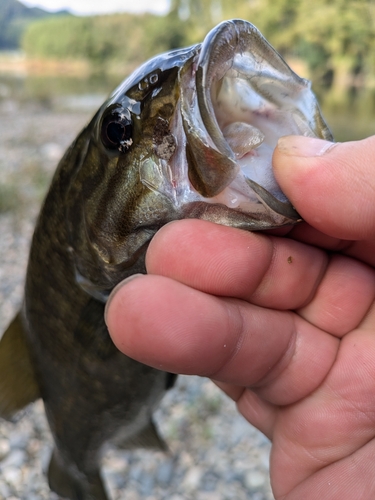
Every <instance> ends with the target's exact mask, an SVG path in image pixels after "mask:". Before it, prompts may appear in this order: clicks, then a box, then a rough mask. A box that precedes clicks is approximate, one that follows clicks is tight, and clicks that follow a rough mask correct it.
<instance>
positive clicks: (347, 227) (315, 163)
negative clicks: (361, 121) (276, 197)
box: [274, 136, 375, 240]
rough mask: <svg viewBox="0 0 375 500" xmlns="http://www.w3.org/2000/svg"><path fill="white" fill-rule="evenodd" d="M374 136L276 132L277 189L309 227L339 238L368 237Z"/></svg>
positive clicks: (373, 218)
mask: <svg viewBox="0 0 375 500" xmlns="http://www.w3.org/2000/svg"><path fill="white" fill-rule="evenodd" d="M374 163H375V136H374V137H370V138H368V139H364V140H362V141H356V142H347V143H342V144H334V145H333V144H331V143H328V142H326V141H322V140H320V139H313V138H307V137H297V136H289V137H284V138H281V139H280V141H279V145H278V147H277V148H276V149H275V153H274V171H275V175H276V179H277V181H278V182H279V184H280V186H281V188H282V190H283V191H284V192H285V194H286V195H287V196H288V198H290V200H291V201H292V203H293V204H294V205H295V207H296V208H297V210H298V212H299V213H300V214H301V216H302V217H303V218H304V219H305V220H306V221H307V222H308V223H309V224H311V225H312V226H313V227H315V228H316V229H318V230H319V231H322V232H324V233H326V234H328V235H330V236H333V237H336V238H342V239H353V240H357V239H369V238H373V235H374V229H375V196H374V191H375V177H374V175H373V173H372V172H373V166H374Z"/></svg>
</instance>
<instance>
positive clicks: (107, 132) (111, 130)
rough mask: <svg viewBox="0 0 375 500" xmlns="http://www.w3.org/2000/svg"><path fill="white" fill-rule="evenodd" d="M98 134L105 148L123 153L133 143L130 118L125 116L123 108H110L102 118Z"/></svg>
mask: <svg viewBox="0 0 375 500" xmlns="http://www.w3.org/2000/svg"><path fill="white" fill-rule="evenodd" d="M100 136H101V140H102V143H103V144H104V146H105V147H106V148H108V149H118V150H119V151H121V153H125V152H126V151H128V150H129V148H130V147H131V145H132V144H133V139H132V136H133V125H132V120H131V118H130V117H128V116H126V114H125V112H124V110H119V109H116V110H112V111H111V112H110V113H108V114H107V115H106V116H105V117H104V118H103V120H102V124H101V131H100Z"/></svg>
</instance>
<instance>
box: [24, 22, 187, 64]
mask: <svg viewBox="0 0 375 500" xmlns="http://www.w3.org/2000/svg"><path fill="white" fill-rule="evenodd" d="M181 24H182V23H181V22H180V21H177V22H176V23H174V24H173V25H172V26H171V25H170V23H169V20H168V18H167V17H159V16H153V15H151V14H145V15H142V16H134V15H130V14H116V15H108V16H93V17H60V18H54V19H48V20H42V21H38V22H35V23H33V24H32V25H31V26H30V27H29V28H28V30H27V31H26V33H25V36H24V38H23V41H22V47H23V49H24V51H25V52H26V54H27V55H28V56H30V57H50V58H57V59H59V58H60V59H65V58H73V59H89V60H90V61H91V62H92V63H94V64H96V65H105V64H106V63H108V62H113V61H118V62H123V64H124V65H132V64H137V63H139V62H140V61H143V60H145V59H147V58H149V57H151V56H152V55H154V54H155V53H158V52H163V51H167V50H171V49H172V48H175V47H176V46H178V45H180V44H183V43H184V41H185V40H184V37H183V36H181V32H182V31H181Z"/></svg>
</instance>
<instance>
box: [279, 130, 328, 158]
mask: <svg viewBox="0 0 375 500" xmlns="http://www.w3.org/2000/svg"><path fill="white" fill-rule="evenodd" d="M336 144H337V143H334V142H330V141H325V140H323V139H317V138H315V137H305V136H303V135H288V136H285V137H280V139H279V141H278V143H277V148H278V149H279V151H280V152H282V153H284V154H286V155H288V156H302V157H305V158H309V157H312V156H323V155H324V154H326V153H327V152H328V151H329V150H331V149H332V148H333V147H334V146H336Z"/></svg>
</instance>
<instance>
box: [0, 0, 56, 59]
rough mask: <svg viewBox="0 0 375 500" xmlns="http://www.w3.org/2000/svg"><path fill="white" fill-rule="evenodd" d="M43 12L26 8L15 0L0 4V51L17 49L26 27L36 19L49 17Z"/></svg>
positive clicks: (5, 0)
mask: <svg viewBox="0 0 375 500" xmlns="http://www.w3.org/2000/svg"><path fill="white" fill-rule="evenodd" d="M52 15H56V14H51V13H49V12H46V11H45V10H42V9H38V8H28V7H26V6H25V5H23V4H22V3H21V2H18V1H17V0H1V2H0V50H1V49H2V50H11V49H17V48H18V47H19V44H20V39H21V36H22V34H23V33H24V31H25V29H26V28H27V26H28V25H29V24H30V23H31V22H32V21H34V20H36V19H42V18H46V17H51V16H52Z"/></svg>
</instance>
